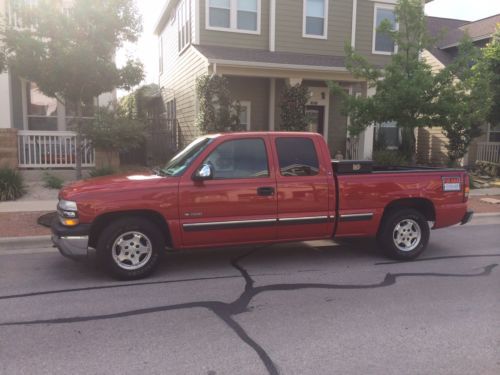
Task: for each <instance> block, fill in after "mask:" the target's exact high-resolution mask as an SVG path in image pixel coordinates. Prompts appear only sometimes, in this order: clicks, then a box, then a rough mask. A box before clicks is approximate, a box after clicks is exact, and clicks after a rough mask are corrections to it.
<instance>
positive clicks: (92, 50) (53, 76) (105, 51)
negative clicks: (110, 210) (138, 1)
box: [0, 0, 143, 179]
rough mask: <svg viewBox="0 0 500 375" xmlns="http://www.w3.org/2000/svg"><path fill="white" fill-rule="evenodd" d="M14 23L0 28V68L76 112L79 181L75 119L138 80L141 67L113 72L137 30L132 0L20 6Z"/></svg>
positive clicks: (138, 22) (82, 0)
mask: <svg viewBox="0 0 500 375" xmlns="http://www.w3.org/2000/svg"><path fill="white" fill-rule="evenodd" d="M18 15H19V20H20V22H19V24H17V25H10V24H8V23H7V22H5V21H4V22H3V23H4V25H3V26H2V28H1V31H0V44H3V45H4V49H3V51H2V53H1V55H2V56H1V57H0V63H1V64H2V68H6V67H8V68H9V69H10V70H11V71H12V72H13V73H14V74H16V75H17V76H19V77H22V78H25V79H27V80H29V81H32V82H35V83H36V84H37V86H38V87H39V89H40V90H41V92H43V93H44V94H45V95H47V96H50V97H53V98H57V99H58V100H59V101H60V102H62V103H67V102H69V103H72V104H73V105H74V106H75V109H76V119H75V121H74V124H72V125H73V127H74V128H75V130H76V131H77V150H76V164H77V168H76V174H77V178H78V179H80V178H81V145H82V142H81V132H82V127H83V126H84V124H83V120H82V119H81V117H82V113H83V107H84V104H85V103H89V102H92V101H93V99H94V98H96V97H97V96H99V95H100V94H102V93H105V92H110V91H113V90H114V89H115V88H123V89H130V88H131V87H132V86H135V85H137V84H139V82H140V81H142V79H143V68H142V64H141V63H139V62H137V61H132V60H129V61H127V63H126V64H125V65H124V66H123V67H118V66H117V65H116V63H115V62H114V56H115V53H116V51H117V49H119V48H120V47H121V46H122V45H123V44H124V43H127V42H132V43H133V42H136V41H137V38H138V36H139V34H140V32H141V30H142V26H141V19H140V16H139V15H138V12H137V10H136V8H135V6H134V3H133V0H75V1H74V2H73V5H72V7H71V9H64V8H63V7H62V4H61V2H60V1H51V0H41V1H38V2H37V4H36V5H33V6H25V7H22V6H20V7H19V9H18Z"/></svg>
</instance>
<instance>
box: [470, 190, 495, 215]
mask: <svg viewBox="0 0 500 375" xmlns="http://www.w3.org/2000/svg"><path fill="white" fill-rule="evenodd" d="M482 198H494V199H500V195H488V196H487V197H486V196H484V197H470V198H469V209H470V210H473V211H474V212H475V213H477V214H485V213H500V204H491V203H483V202H481V199H482Z"/></svg>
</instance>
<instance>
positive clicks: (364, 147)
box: [359, 88, 376, 160]
mask: <svg viewBox="0 0 500 375" xmlns="http://www.w3.org/2000/svg"><path fill="white" fill-rule="evenodd" d="M375 92H376V89H375V88H368V91H367V93H366V95H367V96H368V97H370V96H373V95H375ZM374 136H375V124H371V125H370V126H368V127H367V128H366V130H365V131H364V132H363V133H361V135H360V137H359V147H360V150H359V156H360V157H361V158H362V159H363V160H369V159H372V158H373V137H374Z"/></svg>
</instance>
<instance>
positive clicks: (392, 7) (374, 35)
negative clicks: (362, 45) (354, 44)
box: [372, 3, 399, 56]
mask: <svg viewBox="0 0 500 375" xmlns="http://www.w3.org/2000/svg"><path fill="white" fill-rule="evenodd" d="M379 9H386V10H392V11H393V12H395V9H396V6H395V5H392V4H379V3H378V4H377V3H376V4H374V7H373V30H372V54H373V55H385V56H392V55H394V54H396V53H398V45H397V43H396V42H394V51H392V52H386V51H377V50H376V40H377V32H378V31H377V29H378V27H377V11H378V10H379ZM394 30H395V31H397V30H399V23H398V22H396V23H395V24H394Z"/></svg>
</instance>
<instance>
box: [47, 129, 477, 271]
mask: <svg viewBox="0 0 500 375" xmlns="http://www.w3.org/2000/svg"><path fill="white" fill-rule="evenodd" d="M468 193H469V178H468V175H467V174H466V172H465V171H464V170H462V169H433V168H423V167H415V168H410V167H408V168H404V167H392V168H385V169H384V168H378V167H376V166H374V165H373V163H372V162H367V161H332V160H331V158H330V153H329V150H328V147H327V145H326V143H325V141H324V139H323V138H322V137H321V136H320V135H318V134H313V133H289V132H286V133H285V132H265V133H232V134H219V135H211V136H204V137H201V138H199V139H197V140H195V141H194V142H193V143H191V144H190V145H189V146H188V147H186V148H185V149H184V150H183V151H181V152H180V153H179V154H178V155H176V156H175V157H174V158H173V159H172V160H171V161H170V162H169V163H168V164H167V165H166V166H165V168H163V169H161V170H156V171H155V172H154V173H151V174H146V175H116V176H110V177H101V178H95V179H90V180H86V181H80V182H76V183H74V184H72V185H70V186H68V187H66V188H64V189H62V190H61V192H60V194H59V204H58V218H57V220H55V221H54V223H53V226H52V231H53V237H52V240H53V242H54V244H55V246H56V247H57V248H58V249H59V250H60V252H61V253H62V254H63V255H65V256H67V257H69V258H75V259H77V258H81V257H85V256H86V255H87V252H88V250H89V249H90V248H92V249H95V250H96V251H97V252H98V254H100V255H101V256H102V259H103V260H104V262H105V263H106V265H107V267H108V269H109V271H110V272H111V274H112V275H113V276H115V277H117V278H120V279H137V278H141V277H145V276H147V275H149V274H150V273H151V272H152V271H153V270H154V268H155V266H156V265H157V264H158V262H159V257H160V254H161V253H162V251H164V250H165V249H167V248H170V249H188V248H189V249H192V248H207V247H218V246H228V245H231V246H232V245H239V244H257V243H276V242H289V241H304V240H316V239H328V238H343V237H373V238H376V239H377V240H378V243H379V244H380V245H381V247H382V248H383V249H384V250H385V252H386V253H387V255H388V256H390V257H392V258H396V259H401V260H411V259H414V258H416V257H417V256H418V255H420V254H421V253H422V251H424V249H425V248H426V246H427V243H428V241H429V233H430V229H431V228H432V229H438V228H443V227H447V226H451V225H454V224H458V223H462V224H465V223H467V222H468V221H469V220H470V218H471V216H472V212H469V211H467V200H468Z"/></svg>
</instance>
